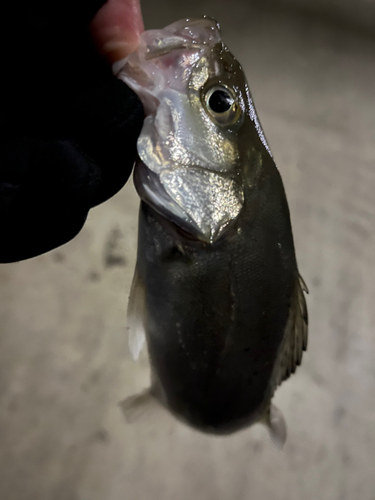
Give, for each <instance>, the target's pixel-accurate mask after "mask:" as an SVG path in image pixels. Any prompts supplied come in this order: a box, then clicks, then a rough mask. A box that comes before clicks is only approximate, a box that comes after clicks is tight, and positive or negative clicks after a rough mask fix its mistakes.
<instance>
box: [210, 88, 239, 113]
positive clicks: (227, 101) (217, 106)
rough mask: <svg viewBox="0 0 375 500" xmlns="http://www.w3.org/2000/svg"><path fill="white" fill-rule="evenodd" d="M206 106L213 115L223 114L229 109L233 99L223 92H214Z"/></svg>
mask: <svg viewBox="0 0 375 500" xmlns="http://www.w3.org/2000/svg"><path fill="white" fill-rule="evenodd" d="M208 104H209V105H210V108H211V109H212V111H214V112H215V113H225V111H228V109H230V108H231V106H232V104H233V99H232V97H231V96H230V95H229V94H228V92H226V91H225V90H215V92H212V94H211V96H210V98H209V100H208Z"/></svg>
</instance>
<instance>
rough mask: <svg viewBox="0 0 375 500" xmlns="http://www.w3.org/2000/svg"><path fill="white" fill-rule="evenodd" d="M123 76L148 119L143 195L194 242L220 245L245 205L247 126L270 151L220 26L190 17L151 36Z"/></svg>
mask: <svg viewBox="0 0 375 500" xmlns="http://www.w3.org/2000/svg"><path fill="white" fill-rule="evenodd" d="M117 74H118V77H119V78H121V79H122V80H123V81H124V82H125V83H126V84H127V85H129V86H130V87H131V88H132V89H133V90H134V91H135V92H136V93H137V94H138V96H139V97H140V99H141V101H142V103H143V106H144V110H145V115H146V118H145V121H144V125H143V129H142V132H141V134H140V137H139V139H138V144H137V149H138V155H139V161H138V162H137V165H136V168H135V172H134V181H135V186H136V188H137V191H138V193H139V195H140V197H141V198H142V199H143V200H144V201H145V202H146V203H148V204H149V205H151V206H152V207H153V208H154V209H155V210H156V211H157V212H159V213H160V214H161V215H162V216H164V217H165V218H166V219H168V220H169V221H172V222H173V223H174V224H176V225H177V226H179V227H180V228H182V229H184V230H185V231H187V232H188V233H190V235H192V236H193V237H194V238H196V239H198V240H202V241H204V242H207V243H213V242H215V241H216V240H217V239H218V238H219V237H221V235H222V234H223V233H224V232H225V229H226V228H227V227H228V226H229V225H230V224H231V223H232V222H233V221H235V220H236V219H237V217H238V216H239V214H240V212H241V209H242V207H243V204H244V176H243V168H244V163H245V162H246V160H247V159H248V156H249V150H250V148H249V140H250V142H251V140H252V139H251V137H249V136H247V138H246V137H245V136H246V130H247V129H249V127H248V126H246V124H247V123H251V124H252V125H251V127H250V128H252V129H254V130H255V129H256V130H257V134H256V140H258V141H259V139H260V140H261V142H263V145H264V147H266V149H267V148H268V146H267V143H266V142H265V139H264V135H263V132H262V131H261V128H260V125H259V122H258V120H257V117H256V113H255V109H254V107H253V105H252V100H251V96H250V92H249V89H248V85H247V82H246V78H245V75H244V72H243V70H242V68H241V66H240V64H239V63H238V61H237V60H236V59H235V58H234V56H233V55H232V54H231V52H230V51H229V50H228V48H227V47H226V46H225V45H224V43H223V41H222V40H221V34H220V27H219V25H218V23H217V22H216V21H214V20H213V19H211V18H208V17H204V18H201V19H188V20H182V21H178V22H177V23H174V24H172V25H170V26H167V27H166V28H164V29H162V30H150V31H147V32H145V33H143V35H142V36H141V40H140V45H139V48H138V50H137V51H136V52H134V53H132V54H130V55H129V56H128V57H127V58H126V59H125V60H123V61H122V62H121V68H120V70H119V71H118V72H117ZM257 124H258V125H259V127H258V128H257ZM254 125H255V127H254ZM262 137H263V139H264V141H263V140H262ZM268 151H269V149H268Z"/></svg>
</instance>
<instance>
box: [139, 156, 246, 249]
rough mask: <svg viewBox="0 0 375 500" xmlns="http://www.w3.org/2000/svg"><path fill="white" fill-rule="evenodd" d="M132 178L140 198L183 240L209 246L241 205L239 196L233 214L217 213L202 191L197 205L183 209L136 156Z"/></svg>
mask: <svg viewBox="0 0 375 500" xmlns="http://www.w3.org/2000/svg"><path fill="white" fill-rule="evenodd" d="M191 170H192V169H190V172H191ZM199 172H200V174H201V175H204V174H206V175H217V173H212V172H211V171H209V170H206V169H202V168H201V169H199ZM172 174H173V172H172ZM172 174H171V175H172ZM133 179H134V185H135V188H136V190H137V192H138V195H139V197H140V198H141V200H142V201H144V202H145V203H147V204H148V205H150V206H151V207H152V208H153V209H154V210H155V211H156V212H157V213H159V214H160V215H161V216H163V217H164V218H165V219H167V220H168V221H170V222H171V223H173V224H174V225H175V226H176V228H177V231H178V232H179V233H180V234H182V235H183V236H184V235H185V236H186V237H187V239H191V240H199V241H201V242H204V243H208V244H211V245H212V244H214V243H216V242H217V241H218V240H219V239H220V238H221V237H222V236H223V235H224V234H226V233H227V230H228V228H229V227H232V225H233V222H235V220H236V219H237V217H238V215H239V213H240V209H241V208H242V204H243V199H241V200H240V201H239V203H238V205H239V207H238V210H236V212H235V213H234V214H233V213H232V214H228V213H220V214H219V216H218V215H217V214H215V213H214V212H213V207H212V206H209V203H208V202H207V201H206V199H205V198H204V196H205V195H207V191H203V192H202V195H201V196H202V197H200V196H198V203H200V206H197V207H193V208H191V207H190V206H188V209H184V208H185V207H184V200H183V197H182V196H181V193H179V192H177V193H174V192H173V190H171V189H169V188H170V184H169V185H168V184H167V181H165V180H164V183H163V182H162V180H161V179H160V176H159V175H158V174H156V173H155V172H153V171H151V170H150V169H149V168H148V167H147V166H146V165H145V164H144V163H143V162H142V160H141V159H140V158H138V161H137V163H136V166H135V170H134V175H133ZM198 181H199V179H198ZM198 194H199V193H198ZM227 194H228V193H227ZM185 205H186V203H185ZM214 208H215V207H214ZM189 209H190V210H189Z"/></svg>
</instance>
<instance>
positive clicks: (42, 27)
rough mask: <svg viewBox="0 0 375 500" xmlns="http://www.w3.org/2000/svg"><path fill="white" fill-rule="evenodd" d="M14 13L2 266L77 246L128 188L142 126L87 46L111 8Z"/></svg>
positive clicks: (25, 5) (1, 133)
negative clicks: (93, 214) (98, 212)
mask: <svg viewBox="0 0 375 500" xmlns="http://www.w3.org/2000/svg"><path fill="white" fill-rule="evenodd" d="M8 3H13V2H8ZM14 3H15V4H16V6H12V5H10V6H9V5H8V6H2V13H1V18H2V24H3V26H2V28H1V30H0V31H1V34H0V36H1V48H0V51H1V54H2V57H1V65H2V68H1V75H2V85H1V88H2V91H1V93H0V262H12V261H17V260H22V259H27V258H30V257H33V256H36V255H38V254H41V253H43V252H47V251H48V250H51V249H52V248H55V247H57V246H59V245H62V244H63V243H66V242H67V241H69V240H70V239H71V238H73V237H74V236H75V235H76V234H77V233H78V232H79V231H80V230H81V228H82V226H83V224H84V222H85V220H86V217H87V213H88V211H89V209H90V208H91V207H93V206H95V205H97V204H99V203H102V202H103V201H105V200H106V199H108V198H110V197H111V196H113V195H114V194H115V193H116V192H117V191H119V190H120V189H121V188H122V187H123V185H124V184H125V182H126V181H127V179H128V177H129V175H130V173H131V169H132V166H133V163H134V159H135V155H136V140H137V137H138V135H139V132H140V129H141V126H142V121H143V110H142V105H141V103H140V101H139V100H138V98H137V97H136V95H135V94H134V93H133V92H132V91H131V90H130V89H129V88H128V87H127V86H126V85H125V84H124V83H123V82H121V81H119V80H118V79H117V78H115V77H114V76H113V75H112V73H111V68H110V66H109V64H107V63H106V62H105V61H104V60H102V59H101V58H100V56H98V55H97V52H96V50H95V48H94V45H93V44H92V42H91V41H90V36H89V33H88V24H89V21H90V20H91V18H92V17H93V15H94V14H95V13H96V11H97V10H98V9H99V8H100V6H101V5H102V4H103V3H104V1H101V0H99V1H97V2H95V0H94V1H86V2H84V1H82V0H81V1H80V0H74V1H73V0H70V2H69V1H61V0H60V4H59V2H57V0H55V1H53V2H51V1H48V2H45V3H44V2H42V1H37V2H34V3H31V2H24V1H21V2H20V1H17V2H14Z"/></svg>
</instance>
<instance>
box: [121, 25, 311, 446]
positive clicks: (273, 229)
mask: <svg viewBox="0 0 375 500" xmlns="http://www.w3.org/2000/svg"><path fill="white" fill-rule="evenodd" d="M113 72H114V73H115V74H116V76H117V77H118V78H120V79H121V80H122V81H123V82H125V83H126V84H127V85H128V86H129V87H130V88H132V89H133V90H134V91H135V93H136V94H137V95H138V96H139V98H140V99H141V101H142V103H143V107H144V111H145V120H144V125H143V128H142V131H141V134H140V136H139V139H138V143H137V150H138V160H137V162H136V165H135V169H134V177H133V178H134V184H135V187H136V190H137V192H138V194H139V197H140V199H141V203H140V211H139V226H138V249H137V263H136V269H135V274H134V279H133V283H132V288H131V294H130V299H129V306H128V339H129V347H130V351H131V353H132V356H133V358H134V359H138V357H139V355H140V352H141V350H142V348H143V346H144V345H145V344H147V350H148V357H149V361H150V367H151V382H150V387H149V388H146V389H145V390H144V391H142V393H140V394H136V395H134V396H130V397H129V398H127V399H126V400H125V401H123V402H122V403H121V407H122V410H123V412H124V414H125V417H126V418H127V420H128V421H132V420H133V421H134V420H137V418H139V415H141V414H142V413H143V412H144V411H145V410H146V409H147V408H148V407H152V405H154V404H155V403H156V404H157V405H159V406H161V407H164V408H165V409H166V410H168V411H169V412H170V413H171V414H172V415H174V416H175V417H176V418H177V419H178V420H180V421H182V422H184V423H185V424H187V425H189V426H190V427H192V428H194V429H196V430H198V431H201V432H203V433H207V434H214V435H229V434H232V433H234V432H236V431H239V430H241V429H244V428H247V427H249V426H251V425H253V424H255V423H263V424H265V425H266V426H267V427H268V429H269V431H270V434H271V437H272V439H273V440H274V441H275V443H276V444H278V445H280V446H282V445H283V443H284V442H285V439H286V423H285V419H284V417H283V414H282V412H281V411H280V410H279V409H278V408H277V407H276V406H275V405H274V404H273V403H272V399H273V396H274V393H275V390H276V389H277V387H278V386H279V385H280V384H281V383H282V382H283V381H284V380H286V379H288V378H289V377H290V375H291V374H292V373H294V372H295V370H296V368H297V366H298V365H300V363H301V361H302V356H303V352H304V351H305V350H306V348H307V340H308V316H307V307H306V301H305V297H304V294H305V293H307V287H306V285H305V283H304V281H303V279H302V278H301V276H300V274H299V271H298V267H297V261H296V256H295V248H294V242H293V234H292V227H291V221H290V214H289V208H288V203H287V199H286V194H285V190H284V187H283V183H282V180H281V176H280V173H279V171H278V169H277V167H276V165H275V161H274V158H273V155H272V152H271V150H270V147H269V145H268V143H267V140H266V138H265V135H264V132H263V129H262V126H261V124H260V121H259V118H258V115H257V112H256V109H255V106H254V102H253V99H252V96H251V93H250V90H249V86H248V83H247V80H246V77H245V74H244V71H243V69H242V67H241V65H240V63H239V62H238V61H237V60H236V59H235V57H234V56H233V55H232V53H231V52H230V51H229V49H228V48H227V46H226V45H225V44H224V42H223V40H222V38H221V29H220V26H219V24H218V23H217V22H216V21H215V20H214V19H212V18H210V17H207V16H204V17H203V18H194V19H183V20H181V21H178V22H176V23H173V24H171V25H169V26H167V27H166V28H164V29H156V30H148V31H145V32H144V33H143V34H142V35H141V38H140V44H139V47H138V49H137V51H135V52H133V53H131V54H130V55H129V56H128V57H126V58H125V59H124V60H122V61H119V62H118V63H116V64H115V65H114V67H113Z"/></svg>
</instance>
